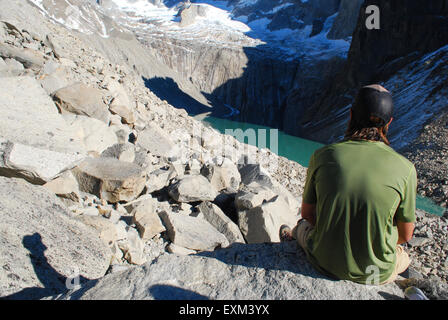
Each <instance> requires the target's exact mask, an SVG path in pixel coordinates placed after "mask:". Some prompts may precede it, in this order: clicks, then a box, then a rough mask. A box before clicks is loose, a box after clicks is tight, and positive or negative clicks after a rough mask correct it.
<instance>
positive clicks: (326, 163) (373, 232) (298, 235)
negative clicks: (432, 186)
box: [280, 85, 417, 285]
mask: <svg viewBox="0 0 448 320" xmlns="http://www.w3.org/2000/svg"><path fill="white" fill-rule="evenodd" d="M392 113H393V102H392V96H391V94H390V93H389V91H387V90H386V89H384V88H383V87H381V86H379V85H371V86H366V87H363V88H362V89H361V90H360V91H359V93H358V96H357V98H356V100H355V103H354V104H353V106H352V109H351V111H350V122H349V126H348V130H347V132H346V136H345V139H344V141H342V142H339V143H335V144H332V145H328V146H325V147H323V148H321V149H319V150H317V151H316V152H315V153H314V154H313V155H312V156H311V159H310V163H309V168H308V174H307V178H306V184H305V190H304V194H303V203H302V219H301V220H300V221H299V222H298V223H297V226H296V227H294V229H293V230H292V231H291V229H290V228H289V227H287V226H282V227H281V229H280V237H281V239H282V241H283V240H292V239H293V238H294V239H297V241H298V243H299V245H300V246H301V247H302V248H303V249H304V250H305V252H306V253H307V256H308V259H309V260H310V261H311V263H312V264H313V265H314V266H315V267H316V269H318V270H319V271H321V272H322V273H324V274H326V275H328V276H330V277H332V278H337V279H341V280H351V281H354V282H358V283H363V284H375V285H377V284H385V283H389V282H392V281H394V280H395V279H396V277H397V275H398V274H400V273H402V272H404V271H405V270H406V269H407V268H408V266H409V263H410V260H409V256H408V254H407V253H406V252H405V251H404V249H403V248H402V247H401V246H400V244H403V243H405V242H407V241H409V240H410V239H411V238H412V235H413V232H414V222H415V219H416V217H415V201H416V191H417V174H416V171H415V167H414V165H413V164H412V163H411V162H410V161H408V160H407V159H406V158H404V157H403V156H401V155H399V154H398V153H396V152H395V151H394V150H393V149H392V148H391V147H389V141H388V139H387V137H386V135H387V131H388V129H389V125H390V123H391V122H392Z"/></svg>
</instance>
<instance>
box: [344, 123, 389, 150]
mask: <svg viewBox="0 0 448 320" xmlns="http://www.w3.org/2000/svg"><path fill="white" fill-rule="evenodd" d="M370 121H371V122H373V123H378V124H380V123H381V122H383V121H382V120H381V119H379V118H378V117H375V116H371V117H370ZM387 131H388V128H387V126H386V125H384V126H380V127H376V126H374V127H366V126H365V124H363V123H360V122H359V121H356V120H355V119H354V118H352V119H351V120H350V122H349V124H348V128H347V131H346V132H345V140H371V141H382V142H384V143H385V144H387V145H390V142H389V140H388V139H387Z"/></svg>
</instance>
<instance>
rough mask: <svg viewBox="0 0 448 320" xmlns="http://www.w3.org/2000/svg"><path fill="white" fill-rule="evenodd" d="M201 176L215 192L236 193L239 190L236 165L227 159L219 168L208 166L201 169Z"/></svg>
mask: <svg viewBox="0 0 448 320" xmlns="http://www.w3.org/2000/svg"><path fill="white" fill-rule="evenodd" d="M201 174H202V175H204V176H205V177H206V178H207V179H208V180H209V181H210V183H211V184H212V186H213V187H214V188H215V190H217V191H222V190H225V191H227V192H236V191H237V190H238V189H239V186H240V182H241V175H240V173H239V172H238V168H237V167H236V165H235V164H234V163H233V162H231V161H230V160H229V159H227V158H224V161H223V163H222V164H221V165H220V166H217V165H212V164H209V165H206V166H204V167H202V169H201Z"/></svg>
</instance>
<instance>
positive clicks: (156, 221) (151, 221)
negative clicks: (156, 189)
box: [132, 199, 165, 240]
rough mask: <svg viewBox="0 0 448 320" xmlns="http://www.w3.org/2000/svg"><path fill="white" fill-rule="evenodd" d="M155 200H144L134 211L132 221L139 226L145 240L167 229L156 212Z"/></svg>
mask: <svg viewBox="0 0 448 320" xmlns="http://www.w3.org/2000/svg"><path fill="white" fill-rule="evenodd" d="M154 201H155V200H153V199H147V200H144V201H142V202H141V203H139V204H138V205H137V206H136V207H135V208H134V210H133V211H132V215H133V219H132V221H133V223H135V225H136V226H137V230H138V231H139V233H140V237H141V238H142V239H143V240H149V239H151V238H153V237H154V236H156V235H157V234H159V233H162V232H163V231H165V227H164V226H163V224H162V222H161V221H160V218H159V215H158V214H157V212H156V206H155V204H154Z"/></svg>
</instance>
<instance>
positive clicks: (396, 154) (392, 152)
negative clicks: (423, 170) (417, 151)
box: [381, 143, 415, 171]
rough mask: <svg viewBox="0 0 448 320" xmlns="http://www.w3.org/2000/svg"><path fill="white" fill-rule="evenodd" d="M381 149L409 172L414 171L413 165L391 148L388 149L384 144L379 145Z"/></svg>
mask: <svg viewBox="0 0 448 320" xmlns="http://www.w3.org/2000/svg"><path fill="white" fill-rule="evenodd" d="M381 147H382V148H383V149H384V150H385V151H386V152H388V153H389V154H390V155H391V156H392V157H394V158H396V159H397V160H398V161H400V162H401V163H403V165H404V166H406V167H407V168H408V169H409V170H414V171H415V166H414V164H413V163H412V162H411V161H410V160H409V159H408V158H406V157H405V156H404V155H402V154H400V153H399V152H397V151H395V150H394V149H393V148H392V147H390V146H388V145H386V144H384V143H382V144H381Z"/></svg>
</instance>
